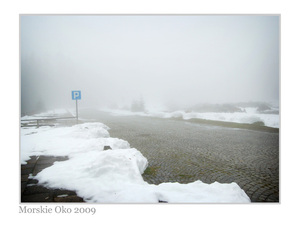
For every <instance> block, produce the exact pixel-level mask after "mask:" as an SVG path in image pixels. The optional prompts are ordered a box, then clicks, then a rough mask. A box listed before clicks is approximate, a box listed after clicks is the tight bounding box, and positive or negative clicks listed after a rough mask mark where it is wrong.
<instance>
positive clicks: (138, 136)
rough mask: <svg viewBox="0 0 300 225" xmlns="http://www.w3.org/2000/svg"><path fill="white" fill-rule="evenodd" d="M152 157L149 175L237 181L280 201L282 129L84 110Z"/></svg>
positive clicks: (261, 197) (158, 179)
mask: <svg viewBox="0 0 300 225" xmlns="http://www.w3.org/2000/svg"><path fill="white" fill-rule="evenodd" d="M81 115H82V117H84V118H91V119H92V118H94V119H95V120H96V121H100V122H103V123H104V124H106V125H107V126H109V127H110V128H111V129H110V130H109V133H110V135H111V136H112V137H118V138H121V139H124V140H127V141H128V142H129V143H130V145H131V147H133V148H136V149H138V150H139V151H141V153H142V154H143V155H144V156H145V157H146V158H147V159H148V162H149V166H148V169H147V170H146V171H145V173H144V175H143V177H144V180H145V181H147V182H148V183H151V184H159V183H162V182H179V183H189V182H193V181H196V180H201V181H202V182H205V183H212V182H215V181H218V182H220V183H231V182H236V183H237V184H238V185H239V186H240V187H241V188H242V189H243V190H244V191H245V192H246V193H247V195H248V196H249V197H250V199H251V201H252V202H279V134H278V133H270V132H262V131H253V130H246V129H234V128H224V127H218V126H210V125H203V124H196V123H191V122H186V121H181V120H170V119H158V118H148V117H139V116H111V115H109V114H107V113H102V112H99V111H84V112H81Z"/></svg>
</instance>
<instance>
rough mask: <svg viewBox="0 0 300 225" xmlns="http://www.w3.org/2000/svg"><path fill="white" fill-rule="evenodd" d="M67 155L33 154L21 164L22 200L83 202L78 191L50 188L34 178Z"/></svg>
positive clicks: (65, 158)
mask: <svg viewBox="0 0 300 225" xmlns="http://www.w3.org/2000/svg"><path fill="white" fill-rule="evenodd" d="M67 159H68V158H67V157H51V156H32V157H31V159H30V160H28V161H27V164H25V165H21V202H22V203H24V202H83V199H82V198H81V197H78V196H77V195H76V192H74V191H70V190H65V189H48V188H46V187H44V186H41V185H38V181H37V180H35V179H33V178H32V176H35V175H36V174H37V173H39V172H40V171H42V170H43V169H45V168H46V167H49V166H51V165H53V163H54V162H55V161H63V160H67Z"/></svg>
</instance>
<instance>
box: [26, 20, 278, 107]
mask: <svg viewBox="0 0 300 225" xmlns="http://www.w3.org/2000/svg"><path fill="white" fill-rule="evenodd" d="M279 26H280V24H279V16H258V15H252V16H249V15H248V16H246V15H244V16H216V15H206V16H204V15H195V16H191V15H181V16H180V15H177V16H175V15H172V16H171V15H169V16H167V15H164V16H158V15H140V16H138V15H131V16H130V15H123V16H121V15H119V16H116V15H106V16H104V15H98V16H87V15H85V16H84V15H81V16H58V15H52V16H51V15H50V16H43V15H40V16H38V15H22V16H21V17H20V44H21V46H20V50H21V103H22V105H21V107H22V111H30V110H33V109H34V108H35V107H36V105H37V104H38V102H42V103H43V104H44V105H45V106H46V107H47V108H48V109H51V108H64V107H72V106H73V105H74V104H75V103H74V101H72V99H71V91H72V90H81V92H82V100H80V102H79V104H80V105H82V106H95V107H102V106H106V105H111V104H118V105H119V106H122V105H126V104H129V105H130V103H131V102H132V100H135V99H140V98H143V99H144V101H145V104H146V106H148V107H155V106H163V105H178V106H190V105H194V104H198V103H230V102H239V101H277V102H278V99H279V57H280V56H279V46H280V43H279V36H280V35H279Z"/></svg>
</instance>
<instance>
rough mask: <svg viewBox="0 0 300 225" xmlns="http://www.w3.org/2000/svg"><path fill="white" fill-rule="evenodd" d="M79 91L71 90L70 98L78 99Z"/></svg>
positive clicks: (79, 97) (79, 96)
mask: <svg viewBox="0 0 300 225" xmlns="http://www.w3.org/2000/svg"><path fill="white" fill-rule="evenodd" d="M80 99H81V91H72V100H80Z"/></svg>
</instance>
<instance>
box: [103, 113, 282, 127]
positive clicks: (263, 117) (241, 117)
mask: <svg viewBox="0 0 300 225" xmlns="http://www.w3.org/2000/svg"><path fill="white" fill-rule="evenodd" d="M243 110H245V112H234V113H225V112H224V113H220V112H218V113H215V112H207V113H199V112H185V111H174V112H161V111H148V112H131V111H126V110H110V109H105V110H104V111H107V112H110V113H112V114H113V115H119V116H132V115H136V116H148V117H158V118H183V119H184V120H188V119H193V118H196V119H206V120H216V121H224V122H235V123H249V124H252V123H255V122H259V121H261V122H264V124H265V126H268V127H275V128H279V115H278V114H267V113H259V112H257V110H256V108H243Z"/></svg>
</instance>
